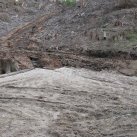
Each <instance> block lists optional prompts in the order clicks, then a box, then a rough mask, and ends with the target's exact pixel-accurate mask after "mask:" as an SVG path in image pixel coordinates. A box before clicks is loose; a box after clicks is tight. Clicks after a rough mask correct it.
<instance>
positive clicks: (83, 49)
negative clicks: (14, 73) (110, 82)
mask: <svg viewBox="0 0 137 137" xmlns="http://www.w3.org/2000/svg"><path fill="white" fill-rule="evenodd" d="M6 2H7V3H6ZM1 4H2V6H1V21H0V24H1V25H0V26H1V43H0V45H1V53H0V54H1V57H2V58H14V60H16V61H17V62H18V64H19V66H20V69H23V68H30V67H50V68H55V67H61V66H73V67H85V68H90V69H94V70H102V69H115V70H118V71H119V72H122V73H124V74H127V75H136V68H137V66H136V59H137V46H136V42H137V41H136V38H137V32H136V24H137V18H136V16H137V14H136V11H137V9H136V5H135V4H134V6H133V5H128V6H125V7H122V6H121V5H120V3H119V1H113V0H110V1H107V0H103V1H102V0H98V1H96V0H90V1H89V0H87V1H86V4H85V3H84V4H83V5H82V4H81V3H80V2H78V3H77V4H76V5H75V6H72V7H68V6H66V5H63V4H61V3H56V2H51V1H48V0H47V1H42V0H41V1H33V0H31V1H20V2H19V3H15V2H14V1H13V2H12V1H10V2H8V1H2V2H1ZM3 7H6V8H3ZM3 14H4V15H3ZM5 14H6V15H5ZM4 17H6V19H4ZM24 57H25V58H24ZM26 59H27V60H26ZM132 64H134V66H132Z"/></svg>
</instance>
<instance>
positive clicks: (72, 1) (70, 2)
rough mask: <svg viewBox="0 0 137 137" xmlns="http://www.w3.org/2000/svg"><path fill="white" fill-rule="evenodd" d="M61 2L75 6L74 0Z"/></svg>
mask: <svg viewBox="0 0 137 137" xmlns="http://www.w3.org/2000/svg"><path fill="white" fill-rule="evenodd" d="M63 3H64V4H65V5H67V6H75V5H76V0H63Z"/></svg>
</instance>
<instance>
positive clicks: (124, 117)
mask: <svg viewBox="0 0 137 137" xmlns="http://www.w3.org/2000/svg"><path fill="white" fill-rule="evenodd" d="M136 83H137V78H136V77H127V76H123V75H119V74H117V73H114V72H106V71H102V72H94V71H90V70H85V69H74V68H61V69H55V70H47V69H34V70H30V71H27V72H20V73H18V74H17V73H14V74H13V75H7V74H6V75H3V78H2V77H1V78H0V87H1V89H0V116H1V117H0V135H1V137H24V136H25V137H45V136H46V137H106V136H107V137H122V136H123V137H136V136H137V126H136V124H137V123H136V121H137V102H136V96H137V90H136V89H137V84H136Z"/></svg>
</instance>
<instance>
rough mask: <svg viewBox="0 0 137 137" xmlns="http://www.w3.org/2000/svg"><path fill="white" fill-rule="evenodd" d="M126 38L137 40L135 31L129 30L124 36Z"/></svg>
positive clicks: (132, 40)
mask: <svg viewBox="0 0 137 137" xmlns="http://www.w3.org/2000/svg"><path fill="white" fill-rule="evenodd" d="M126 39H127V40H129V41H131V42H135V41H137V33H135V32H129V33H128V34H127V36H126Z"/></svg>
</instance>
